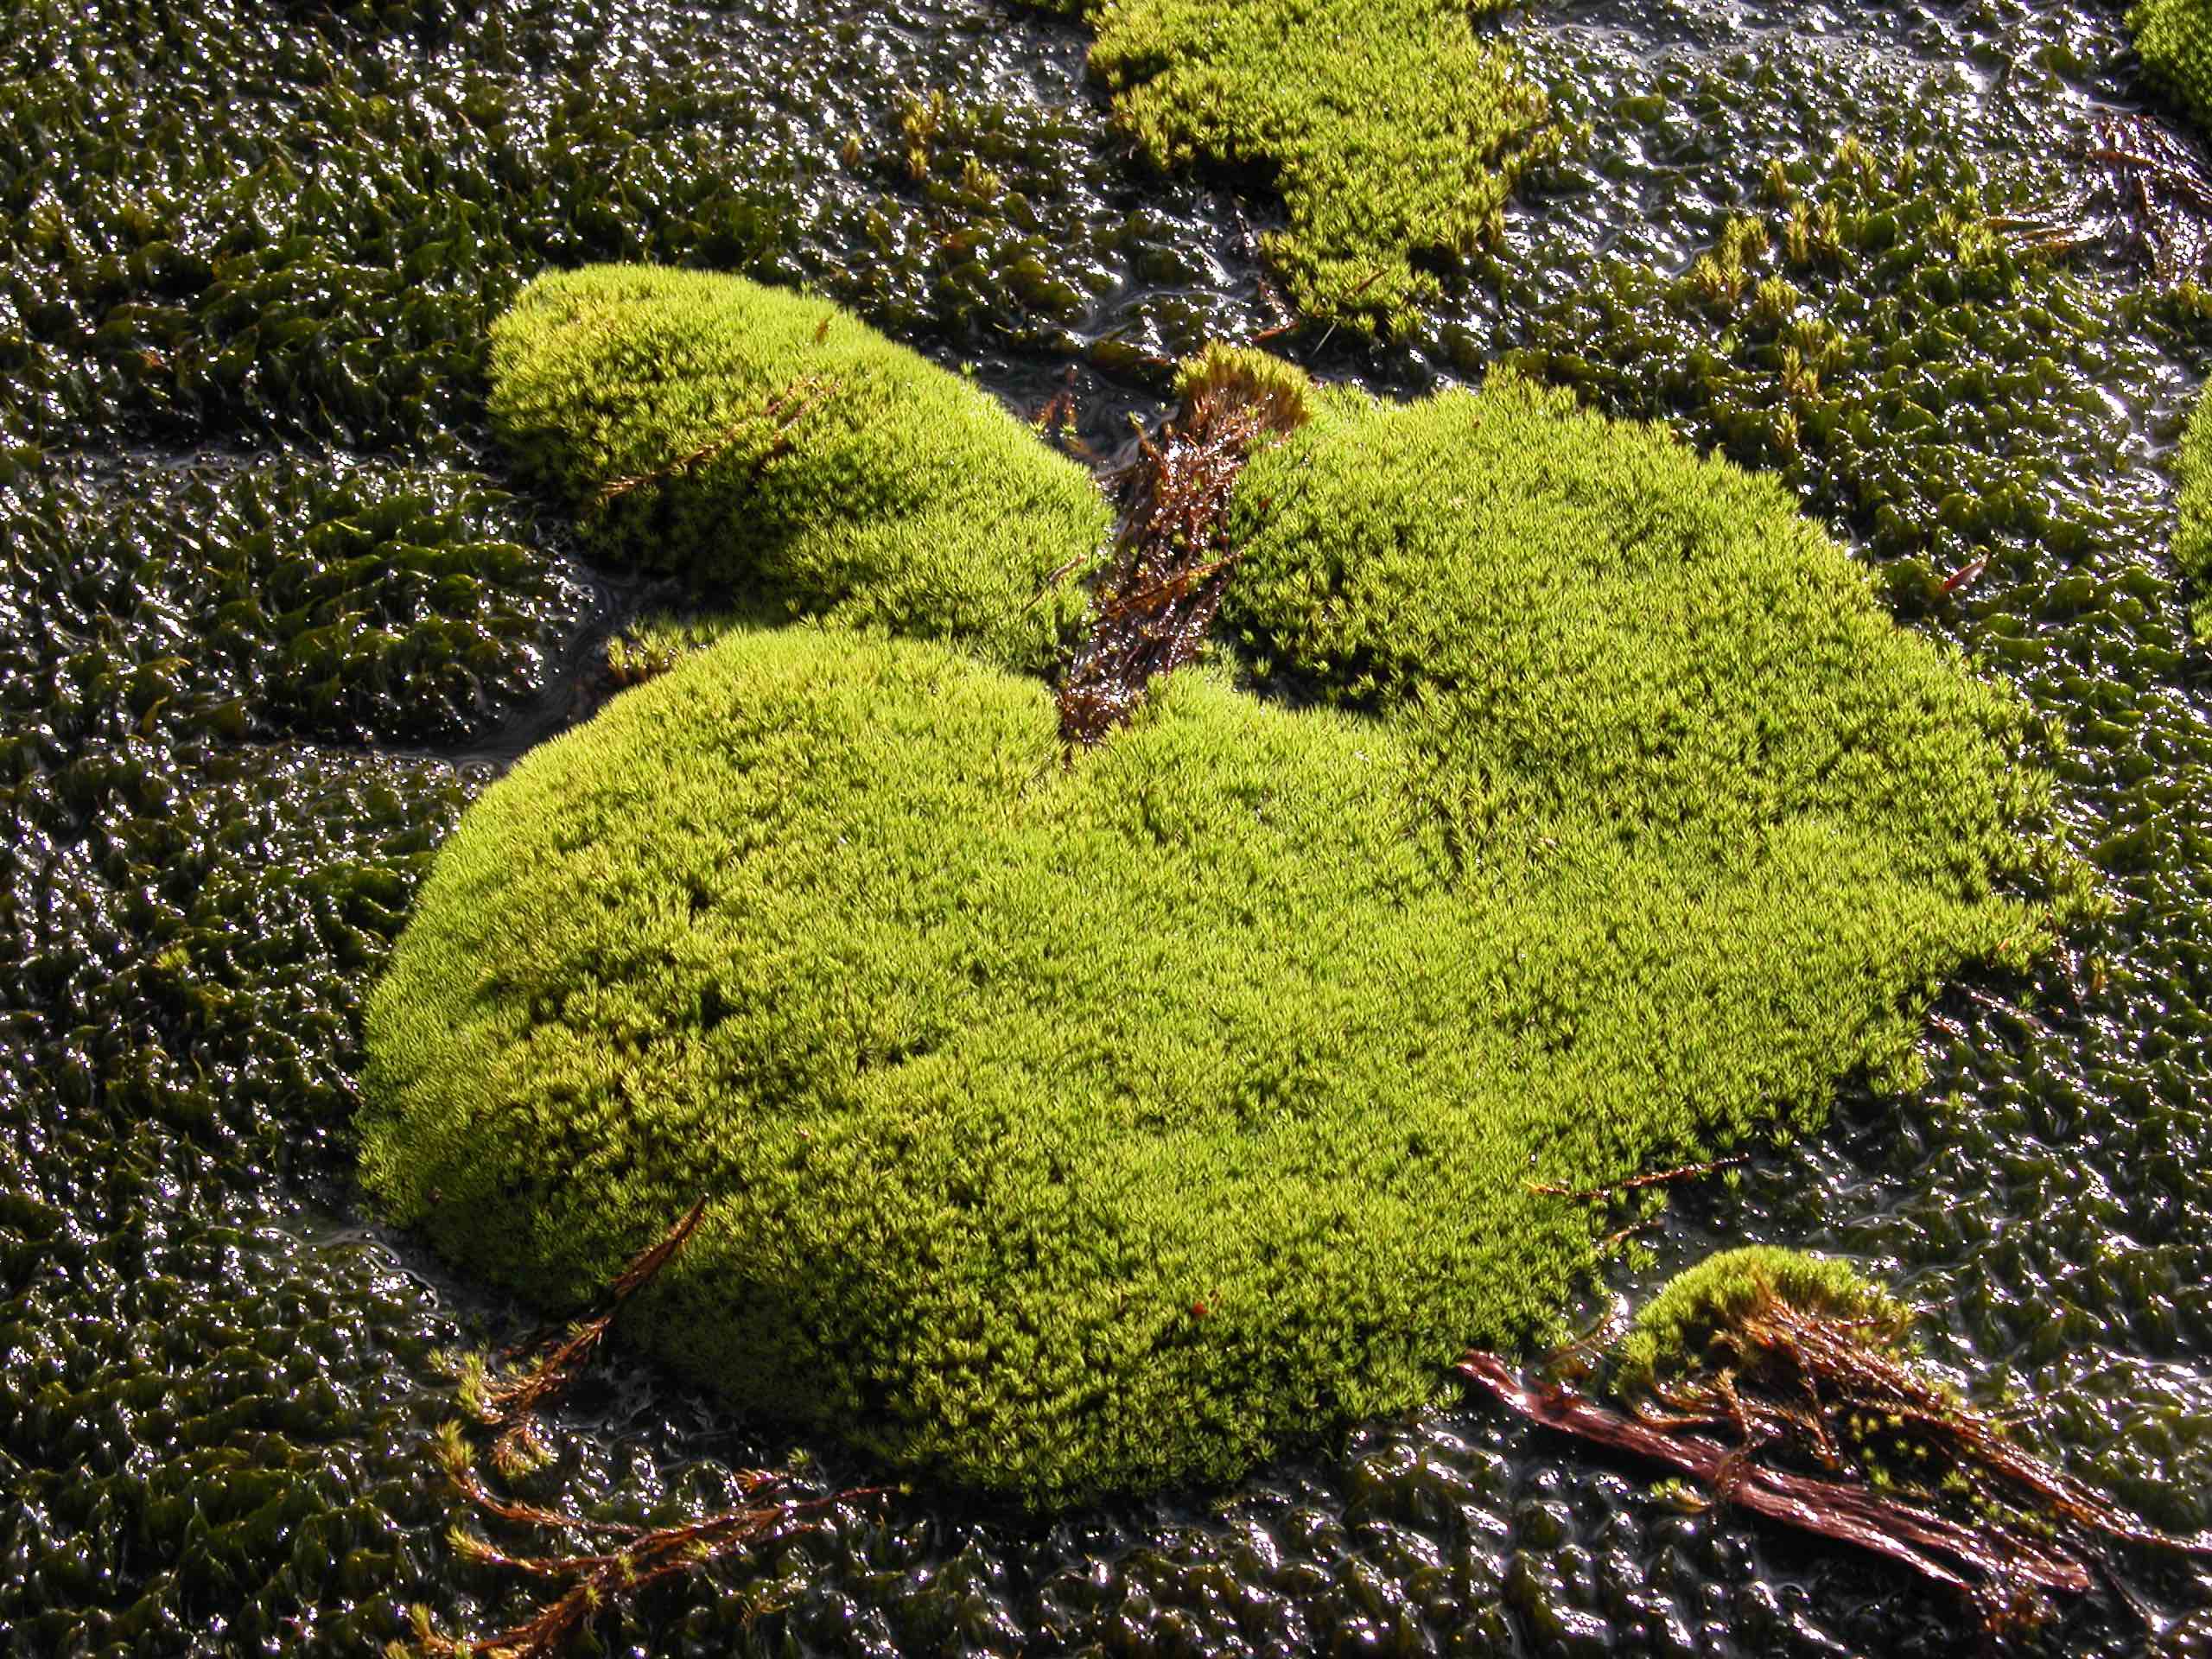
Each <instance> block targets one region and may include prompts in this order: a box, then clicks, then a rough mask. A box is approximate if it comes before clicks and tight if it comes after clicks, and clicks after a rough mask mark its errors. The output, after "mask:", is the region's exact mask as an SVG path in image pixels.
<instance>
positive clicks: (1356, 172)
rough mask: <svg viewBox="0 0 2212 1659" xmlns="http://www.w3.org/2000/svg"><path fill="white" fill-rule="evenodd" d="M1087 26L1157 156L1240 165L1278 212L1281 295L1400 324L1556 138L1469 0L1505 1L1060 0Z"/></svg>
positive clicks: (1143, 144)
mask: <svg viewBox="0 0 2212 1659" xmlns="http://www.w3.org/2000/svg"><path fill="white" fill-rule="evenodd" d="M1061 9H1062V10H1085V11H1087V12H1088V13H1089V14H1090V16H1091V21H1092V22H1093V25H1094V26H1095V27H1096V29H1097V32H1098V38H1097V41H1096V44H1095V45H1094V46H1093V47H1092V48H1091V53H1090V68H1091V73H1093V74H1095V75H1096V76H1097V77H1098V78H1099V79H1101V80H1103V82H1104V83H1105V85H1106V86H1108V87H1109V88H1110V89H1112V91H1113V93H1114V110H1115V116H1116V120H1117V121H1118V123H1119V124H1120V125H1121V126H1122V129H1123V130H1125V131H1127V132H1128V134H1129V136H1130V137H1132V138H1133V139H1135V142H1136V143H1137V144H1138V146H1139V147H1140V148H1141V149H1142V150H1143V151H1144V153H1145V154H1146V155H1147V156H1149V157H1150V158H1151V159H1152V160H1153V161H1154V162H1156V163H1158V164H1159V165H1160V166H1162V167H1176V166H1181V165H1185V164H1187V163H1190V162H1194V161H1199V162H1210V163H1212V164H1213V165H1215V166H1217V167H1231V168H1247V169H1251V170H1253V171H1255V172H1257V173H1258V174H1260V175H1262V176H1263V177H1266V178H1268V179H1269V180H1270V181H1272V182H1273V184H1274V188H1276V189H1277V190H1278V191H1279V192H1280V193H1281V196H1282V199H1283V206H1284V207H1285V208H1286V210H1287V213H1288V214H1289V219H1290V222H1289V225H1288V226H1287V228H1285V229H1282V230H1280V231H1272V232H1268V234H1267V235H1266V236H1265V237H1264V238H1262V247H1263V250H1264V251H1265V252H1266V254H1267V256H1268V261H1269V263H1270V264H1272V265H1274V268H1275V270H1276V271H1277V273H1278V274H1279V275H1280V276H1281V277H1282V279H1283V282H1284V285H1285V287H1286V289H1287V291H1288V296H1289V298H1290V300H1291V302H1292V303H1293V304H1294V305H1295V306H1296V307H1297V308H1298V309H1299V310H1300V312H1301V313H1303V314H1305V315H1309V316H1328V317H1337V318H1341V319H1343V320H1344V321H1349V322H1351V323H1352V324H1354V325H1356V326H1359V327H1374V326H1376V324H1377V323H1378V322H1380V323H1395V324H1402V325H1404V324H1410V323H1411V322H1412V321H1413V320H1414V315H1415V309H1416V308H1417V307H1418V305H1419V304H1420V303H1421V302H1422V301H1423V300H1426V299H1433V297H1434V296H1436V295H1437V294H1438V293H1439V292H1440V289H1439V285H1438V282H1437V278H1436V277H1435V275H1434V273H1433V270H1432V269H1431V268H1430V266H1431V264H1432V263H1433V261H1434V260H1436V259H1438V258H1440V257H1441V258H1444V259H1446V260H1454V261H1456V260H1462V259H1465V258H1467V257H1470V256H1471V255H1473V254H1474V253H1476V252H1477V251H1479V250H1481V249H1482V248H1484V247H1485V246H1489V245H1493V244H1496V243H1497V242H1500V241H1502V240H1503V233H1504V209H1505V198H1506V195H1507V194H1508V192H1509V191H1510V189H1511V188H1512V186H1513V182H1514V181H1515V180H1516V178H1517V177H1518V176H1519V175H1520V174H1521V173H1522V171H1523V170H1524V169H1525V168H1528V167H1529V165H1530V164H1531V162H1534V161H1535V160H1537V159H1540V158H1541V157H1542V156H1548V155H1551V154H1554V153H1556V150H1557V147H1558V143H1559V135H1558V133H1557V132H1556V130H1554V129H1552V128H1551V127H1550V126H1549V124H1548V105H1547V102H1546V99H1545V97H1544V94H1543V92H1542V90H1541V88H1540V87H1538V86H1535V84H1534V83H1533V82H1531V81H1530V80H1529V79H1527V78H1526V77H1525V76H1524V75H1523V73H1522V70H1521V67H1520V62H1519V59H1518V57H1517V56H1516V54H1515V53H1514V52H1513V50H1512V49H1511V48H1510V47H1509V46H1507V45H1505V44H1504V43H1503V42H1502V41H1494V40H1484V39H1479V38H1478V37H1477V36H1476V35H1475V34H1474V32H1473V31H1472V30H1471V29H1470V28H1469V26H1468V16H1469V13H1470V10H1472V11H1474V12H1478V13H1485V12H1492V11H1497V10H1502V9H1503V0H1478V3H1476V4H1475V5H1474V6H1473V7H1472V8H1470V7H1469V6H1467V5H1466V4H1465V3H1460V0H1319V3H1313V0H1265V3H1261V4H1252V3H1237V4H1224V3H1223V0H1064V3H1063V4H1062V6H1061Z"/></svg>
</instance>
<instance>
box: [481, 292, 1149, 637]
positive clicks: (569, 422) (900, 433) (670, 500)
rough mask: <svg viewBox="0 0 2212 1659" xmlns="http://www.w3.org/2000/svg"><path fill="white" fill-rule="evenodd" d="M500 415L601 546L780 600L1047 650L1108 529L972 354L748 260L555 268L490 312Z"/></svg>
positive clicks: (1076, 604)
mask: <svg viewBox="0 0 2212 1659" xmlns="http://www.w3.org/2000/svg"><path fill="white" fill-rule="evenodd" d="M491 408H492V418H493V426H494V428H495V429H496V430H497V431H498V433H499V437H500V439H501V441H502V442H504V443H505V446H506V448H507V449H508V451H509V453H510V454H511V455H512V457H513V459H514V461H515V464H516V467H517V468H518V471H519V472H520V473H521V474H522V475H523V476H524V478H525V479H527V480H530V481H531V482H533V483H535V484H537V485H538V486H541V487H543V488H545V489H547V490H549V491H550V492H551V493H553V494H554V495H555V496H556V497H557V498H558V499H562V500H564V501H566V502H567V503H568V504H569V505H570V506H572V507H573V508H575V511H576V512H577V513H578V515H579V520H580V523H581V524H582V531H583V535H584V538H585V543H586V546H587V548H588V550H589V551H590V552H591V553H592V554H593V555H594V556H595V557H598V558H601V559H602V560H607V561H609V562H614V563H630V564H636V565H639V566H642V567H644V568H645V569H655V570H666V571H671V572H674V573H677V574H680V575H687V576H690V577H691V578H693V579H694V580H695V581H696V582H698V583H699V584H700V585H701V587H702V588H708V589H714V590H718V592H717V594H716V596H717V597H718V598H721V599H727V600H734V601H738V602H740V603H750V604H752V605H753V607H754V608H755V609H756V610H758V611H760V612H764V613H766V614H768V615H770V616H772V617H779V618H780V617H784V616H798V615H808V616H824V617H828V618H830V619H833V620H837V621H839V622H842V623H845V624H849V625H852V626H862V627H874V628H878V629H888V630H891V631H893V632H904V633H910V634H920V635H925V636H929V637H932V638H941V639H957V640H960V641H962V642H963V643H965V644H967V645H969V646H970V647H971V648H973V649H976V650H978V651H981V652H983V653H984V654H986V655H988V656H989V657H990V658H993V659H994V660H995V661H999V662H1002V663H1005V664H1008V665H1010V666H1014V667H1017V668H1020V669H1024V670H1027V671H1042V670H1044V669H1046V668H1047V667H1049V666H1051V665H1052V664H1053V663H1054V662H1055V661H1056V660H1057V659H1058V655H1059V653H1060V651H1061V648H1062V647H1063V646H1064V645H1065V643H1066V642H1067V640H1068V639H1069V638H1070V637H1071V633H1072V632H1073V630H1074V629H1075V627H1076V626H1077V623H1078V621H1079V620H1080V618H1081V615H1082V608H1083V596H1082V592H1081V589H1080V588H1079V587H1078V586H1077V584H1075V583H1073V582H1067V581H1065V580H1062V581H1060V582H1053V580H1052V577H1053V575H1054V573H1055V572H1065V569H1066V568H1067V567H1069V566H1070V565H1071V563H1074V564H1080V563H1082V562H1084V561H1085V560H1087V559H1088V557H1089V556H1090V554H1091V553H1092V552H1094V551H1095V550H1096V549H1097V548H1098V547H1099V546H1100V544H1101V543H1103V540H1104V539H1105V537H1106V535H1107V533H1108V531H1109V527H1110V522H1111V516H1112V515H1111V512H1110V511H1109V508H1108V506H1107V505H1106V502H1105V500H1104V498H1103V497H1102V496H1101V495H1100V493H1099V492H1098V489H1097V487H1096V485H1094V484H1093V483H1092V482H1091V480H1090V475H1089V474H1087V473H1085V472H1084V470H1083V468H1081V467H1078V466H1077V465H1076V464H1075V463H1074V462H1072V461H1069V460H1067V459H1066V458H1065V457H1064V456H1061V455H1058V454H1054V453H1053V452H1052V450H1050V449H1049V448H1046V446H1045V445H1044V444H1042V443H1041V442H1039V441H1038V439H1037V437H1036V435H1035V434H1033V432H1031V431H1030V430H1029V429H1027V428H1026V427H1024V426H1023V425H1022V424H1021V423H1020V422H1019V421H1017V420H1015V419H1014V416H1011V415H1010V414H1008V413H1007V411H1006V410H1004V409H1003V408H1001V406H1000V405H999V404H997V403H996V402H995V401H994V400H993V399H992V398H991V397H988V395H987V394H985V393H983V392H982V391H979V390H977V389H976V387H974V386H972V385H969V384H968V383H967V382H966V381H964V380H963V379H962V378H960V377H959V376H958V375H956V374H952V373H950V372H947V371H945V370H944V369H940V368H938V367H937V366H935V365H933V364H931V363H929V362H928V361H926V360H925V359H923V358H922V357H920V356H918V354H917V353H913V352H912V351H909V350H908V349H906V347H905V346H897V345H893V343H891V342H890V341H889V340H886V339H884V338H883V336H882V335H880V334H877V333H875V331H874V330H873V329H871V328H869V327H866V326H865V325H864V324H862V323H860V322H858V321H855V320H854V319H853V318H852V317H851V316H849V315H847V314H846V313H844V312H842V311H841V310H839V309H838V308H836V306H834V305H832V304H830V303H829V302H827V301H824V300H814V299H809V298H807V297H805V296H802V295H798V294H794V293H790V292H787V291H785V290H783V289H772V288H764V287H762V286H760V284H758V283H751V282H747V280H745V279H744V278H743V277H726V276H716V275H711V274H709V273H706V272H702V271H686V270H658V269H653V268H649V267H644V266H597V267H593V268H590V269H588V270H576V271H567V272H562V273H559V274H557V275H554V276H550V277H541V278H540V279H539V280H537V282H535V283H531V285H530V287H529V288H527V289H524V292H523V294H522V296H521V297H520V298H519V299H518V300H517V302H515V305H514V308H512V310H511V311H509V312H508V313H507V314H506V315H505V316H504V317H502V318H501V319H500V320H499V322H497V323H496V324H495V325H493V331H492V397H491Z"/></svg>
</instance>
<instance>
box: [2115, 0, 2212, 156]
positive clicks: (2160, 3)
mask: <svg viewBox="0 0 2212 1659" xmlns="http://www.w3.org/2000/svg"><path fill="white" fill-rule="evenodd" d="M2127 26H2128V28H2130V29H2133V31H2134V32H2135V49H2136V50H2137V51H2139V52H2140V53H2141V54H2143V67H2145V69H2147V70H2149V71H2150V72H2151V77H2152V79H2154V80H2157V81H2158V82H2160V83H2161V84H2162V85H2164V86H2165V87H2166V89H2167V90H2168V91H2170V92H2172V93H2173V95H2174V96H2175V97H2176V98H2177V99H2180V100H2181V102H2182V105H2183V107H2184V108H2186V109H2187V110H2188V111H2189V112H2190V114H2191V115H2192V116H2194V117H2195V118H2196V123H2197V124H2198V125H2199V126H2206V125H2212V119H2208V117H2212V6H2208V5H2206V3H2205V0H2140V3H2139V4H2138V5H2137V6H2136V7H2135V9H2134V10H2132V11H2130V12H2129V13H2128V14H2127Z"/></svg>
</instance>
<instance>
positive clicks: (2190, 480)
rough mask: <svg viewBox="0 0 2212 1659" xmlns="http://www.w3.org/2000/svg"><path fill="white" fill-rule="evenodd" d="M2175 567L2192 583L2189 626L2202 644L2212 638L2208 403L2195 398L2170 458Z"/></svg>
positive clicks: (2211, 406) (2211, 421)
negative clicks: (2208, 587) (2194, 592)
mask: <svg viewBox="0 0 2212 1659" xmlns="http://www.w3.org/2000/svg"><path fill="white" fill-rule="evenodd" d="M2174 485H2175V506H2176V512H2177V518H2176V522H2175V524H2174V543H2173V552H2174V563H2177V564H2178V565H2179V566H2181V568H2182V572H2183V575H2187V576H2188V577H2189V578H2190V581H2191V582H2195V583H2196V589H2197V597H2196V602H2195V603H2194V604H2193V605H2192V606H2191V607H2190V626H2191V628H2192V630H2193V631H2194V632H2195V633H2196V637H2197V639H2200V640H2207V639H2212V594H2206V593H2205V592H2204V588H2205V586H2206V582H2207V579H2208V578H2212V399H2206V398H2203V397H2199V398H2198V399H2197V403H2196V409H2195V410H2192V411H2191V412H2190V417H2189V424H2188V425H2187V426H2186V427H2184V428H2183V429H2182V436H2181V447H2180V448H2179V449H2178V450H2177V451H2176V452H2175V456H2174Z"/></svg>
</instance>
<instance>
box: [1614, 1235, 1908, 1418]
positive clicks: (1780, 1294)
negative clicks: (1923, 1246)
mask: <svg viewBox="0 0 2212 1659" xmlns="http://www.w3.org/2000/svg"><path fill="white" fill-rule="evenodd" d="M1777 1299H1778V1300H1783V1301H1785V1302H1788V1303H1789V1304H1790V1306H1793V1307H1795V1308H1796V1309H1798V1310H1800V1311H1801V1312H1802V1313H1808V1314H1810V1315H1814V1316H1815V1317H1819V1318H1823V1319H1836V1320H1840V1321H1842V1322H1844V1323H1846V1324H1848V1325H1853V1327H1855V1328H1856V1329H1858V1330H1859V1332H1861V1333H1862V1334H1863V1335H1864V1337H1865V1338H1866V1341H1867V1342H1868V1344H1870V1345H1871V1346H1874V1347H1877V1348H1879V1349H1881V1350H1884V1351H1888V1352H1891V1353H1895V1354H1902V1353H1904V1352H1907V1351H1909V1350H1910V1343H1909V1340H1908V1333H1909V1332H1910V1329H1911V1323H1912V1315H1911V1312H1910V1309H1908V1308H1907V1307H1905V1306H1904V1304H1903V1303H1901V1302H1899V1301H1898V1300H1897V1298H1895V1297H1894V1296H1892V1295H1891V1294H1890V1293H1889V1292H1888V1291H1887V1290H1886V1289H1885V1288H1884V1287H1882V1286H1881V1285H1880V1284H1878V1283H1877V1282H1876V1281H1873V1280H1872V1279H1870V1278H1868V1277H1867V1276H1866V1274H1863V1273H1861V1272H1859V1269H1858V1268H1855V1267H1853V1265H1852V1264H1851V1263H1850V1262H1845V1261H1842V1260H1840V1259H1838V1258H1836V1257H1834V1256H1821V1255H1808V1254H1807V1253H1806V1252H1804V1251H1802V1250H1786V1249H1777V1248H1776V1247H1774V1246H1772V1245H1766V1244H1751V1245H1746V1246H1745V1247H1744V1248H1742V1249H1733V1250H1722V1251H1719V1253H1717V1254H1716V1255H1709V1256H1707V1257H1706V1258H1705V1260H1704V1261H1702V1262H1698V1263H1697V1264H1696V1265H1695V1266H1694V1267H1690V1268H1685V1269H1684V1270H1683V1271H1681V1273H1678V1274H1675V1276H1674V1277H1673V1278H1672V1279H1669V1281H1667V1282H1666V1283H1665V1284H1664V1285H1663V1286H1662V1287H1660V1289H1659V1292H1658V1294H1656V1295H1655V1296H1653V1297H1652V1298H1651V1299H1650V1300H1649V1301H1647V1302H1645V1303H1644V1305H1643V1306H1642V1307H1640V1308H1638V1309H1637V1314H1636V1322H1635V1324H1634V1325H1630V1327H1629V1329H1628V1331H1627V1332H1625V1333H1624V1335H1623V1336H1622V1338H1621V1340H1620V1343H1619V1345H1618V1348H1617V1350H1616V1351H1615V1357H1616V1360H1617V1363H1618V1370H1617V1372H1616V1375H1615V1378H1614V1382H1615V1386H1616V1387H1617V1388H1618V1389H1620V1390H1621V1391H1622V1392H1624V1393H1627V1394H1631V1395H1632V1394H1635V1393H1637V1392H1639V1391H1643V1392H1648V1391H1649V1389H1651V1388H1652V1387H1653V1386H1654V1385H1655V1384H1657V1383H1662V1382H1665V1381H1667V1380H1669V1379H1671V1378H1673V1377H1675V1376H1679V1375H1680V1374H1681V1373H1683V1372H1686V1371H1692V1370H1697V1369H1699V1368H1700V1367H1701V1366H1704V1365H1707V1364H1708V1363H1710V1364H1712V1365H1713V1366H1714V1367H1715V1368H1716V1369H1719V1368H1721V1367H1725V1366H1726V1365H1728V1364H1730V1363H1735V1364H1737V1365H1739V1366H1740V1365H1742V1364H1743V1363H1744V1356H1743V1355H1741V1354H1740V1353H1733V1352H1732V1351H1730V1349H1729V1348H1728V1346H1727V1343H1728V1339H1729V1338H1730V1336H1731V1335H1732V1333H1733V1332H1734V1331H1735V1329H1736V1326H1737V1325H1738V1321H1740V1320H1741V1319H1743V1317H1744V1316H1745V1314H1746V1313H1751V1312H1753V1311H1754V1310H1756V1309H1758V1307H1759V1306H1762V1305H1763V1304H1764V1303H1766V1302H1768V1301H1770V1300H1777Z"/></svg>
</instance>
